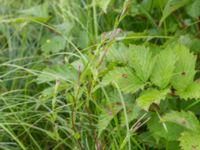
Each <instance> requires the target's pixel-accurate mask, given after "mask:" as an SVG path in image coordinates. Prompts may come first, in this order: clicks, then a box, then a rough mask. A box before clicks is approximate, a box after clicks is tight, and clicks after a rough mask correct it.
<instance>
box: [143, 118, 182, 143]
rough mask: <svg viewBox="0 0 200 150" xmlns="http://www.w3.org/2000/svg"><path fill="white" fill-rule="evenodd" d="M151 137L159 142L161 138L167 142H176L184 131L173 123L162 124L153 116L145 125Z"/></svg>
mask: <svg viewBox="0 0 200 150" xmlns="http://www.w3.org/2000/svg"><path fill="white" fill-rule="evenodd" d="M147 127H148V129H149V131H150V132H151V134H152V136H153V137H154V138H155V139H156V140H157V141H159V140H160V139H161V138H164V139H166V140H167V141H176V140H177V139H178V137H179V136H180V134H181V132H183V131H184V130H185V129H184V128H183V127H181V126H179V125H177V124H174V123H169V122H168V123H164V124H163V123H162V122H161V121H160V119H159V118H158V116H157V115H153V117H152V118H151V119H150V121H149V122H148V124H147Z"/></svg>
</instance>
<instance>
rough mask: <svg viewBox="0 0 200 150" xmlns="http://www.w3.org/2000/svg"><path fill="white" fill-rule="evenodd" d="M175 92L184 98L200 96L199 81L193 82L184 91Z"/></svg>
mask: <svg viewBox="0 0 200 150" xmlns="http://www.w3.org/2000/svg"><path fill="white" fill-rule="evenodd" d="M177 94H178V95H179V96H180V97H181V98H183V99H186V100H187V99H193V98H194V99H197V98H200V83H198V82H193V83H192V84H190V85H189V86H188V87H187V88H186V89H185V90H184V91H177Z"/></svg>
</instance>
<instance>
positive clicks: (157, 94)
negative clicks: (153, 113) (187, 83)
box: [136, 89, 169, 111]
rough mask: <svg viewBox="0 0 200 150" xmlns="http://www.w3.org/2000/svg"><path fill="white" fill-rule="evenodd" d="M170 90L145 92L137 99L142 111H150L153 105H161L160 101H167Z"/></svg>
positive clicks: (149, 90)
mask: <svg viewBox="0 0 200 150" xmlns="http://www.w3.org/2000/svg"><path fill="white" fill-rule="evenodd" d="M168 92H169V89H165V90H160V91H159V90H157V89H148V90H146V91H143V92H142V93H141V95H140V96H139V97H138V98H137V99H136V101H137V104H138V106H139V107H141V108H142V109H144V110H146V111H148V109H149V107H150V105H151V104H152V103H156V104H159V103H160V100H162V99H165V97H166V95H167V93H168Z"/></svg>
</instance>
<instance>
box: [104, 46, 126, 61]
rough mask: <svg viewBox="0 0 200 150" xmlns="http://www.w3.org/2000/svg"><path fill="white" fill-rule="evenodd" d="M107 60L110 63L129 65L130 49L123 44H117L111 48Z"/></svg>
mask: <svg viewBox="0 0 200 150" xmlns="http://www.w3.org/2000/svg"><path fill="white" fill-rule="evenodd" d="M106 58H107V60H108V61H112V62H117V63H123V64H127V63H128V59H127V58H128V48H127V47H126V46H125V45H124V44H122V43H115V44H113V45H111V47H110V48H109V50H108V53H107V54H106Z"/></svg>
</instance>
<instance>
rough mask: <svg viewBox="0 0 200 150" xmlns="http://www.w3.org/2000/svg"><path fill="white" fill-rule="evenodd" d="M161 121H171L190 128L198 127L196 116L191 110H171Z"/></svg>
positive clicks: (197, 128)
mask: <svg viewBox="0 0 200 150" xmlns="http://www.w3.org/2000/svg"><path fill="white" fill-rule="evenodd" d="M162 121H164V122H173V123H176V124H179V125H181V126H183V127H185V128H187V129H190V130H199V129H200V125H199V120H198V119H197V118H196V116H195V115H194V113H192V112H185V111H181V112H177V111H171V112H169V113H167V114H165V115H164V116H163V117H162Z"/></svg>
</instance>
